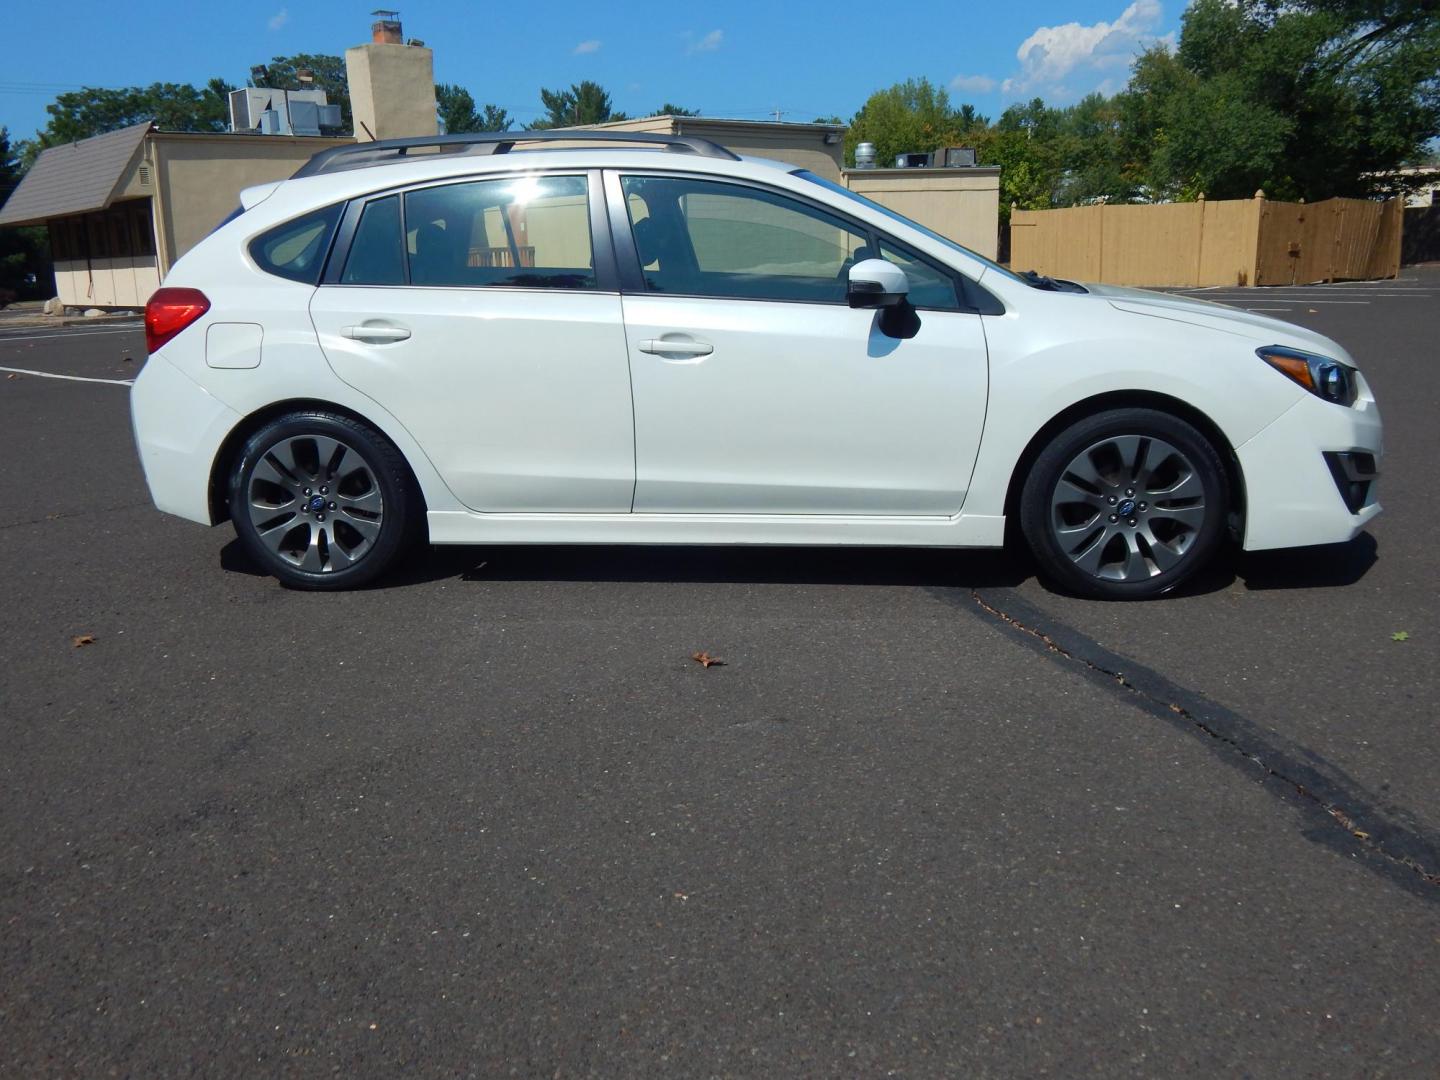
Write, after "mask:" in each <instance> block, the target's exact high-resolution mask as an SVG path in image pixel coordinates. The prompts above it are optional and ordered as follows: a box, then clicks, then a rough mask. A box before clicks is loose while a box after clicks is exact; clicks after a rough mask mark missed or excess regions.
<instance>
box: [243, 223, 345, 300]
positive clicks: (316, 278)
mask: <svg viewBox="0 0 1440 1080" xmlns="http://www.w3.org/2000/svg"><path fill="white" fill-rule="evenodd" d="M342 209H343V207H342V206H341V205H338V204H337V205H335V206H327V207H325V209H323V210H316V211H315V212H314V213H311V214H306V215H305V216H304V217H298V218H293V219H291V220H290V221H287V222H284V223H283V224H280V225H276V226H275V227H274V228H273V229H268V230H266V231H265V232H263V233H261V234H260V235H259V236H257V237H256V238H255V239H254V240H251V241H250V257H251V258H252V259H254V260H255V265H256V266H258V267H260V269H261V270H264V271H265V272H266V273H267V274H274V275H275V276H276V277H282V278H288V279H290V280H291V281H299V282H303V283H304V284H306V285H318V284H319V283H320V272H321V270H323V269H324V267H325V256H326V255H327V254H328V253H329V251H330V241H331V239H333V238H334V236H335V226H336V225H337V224H338V223H339V221H340V211H341V210H342Z"/></svg>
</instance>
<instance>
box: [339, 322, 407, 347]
mask: <svg viewBox="0 0 1440 1080" xmlns="http://www.w3.org/2000/svg"><path fill="white" fill-rule="evenodd" d="M340 334H341V336H343V337H347V338H353V339H355V340H356V341H367V342H369V343H371V344H372V345H383V344H385V343H386V342H390V341H404V340H405V339H406V338H408V337H409V336H410V331H409V330H407V329H405V327H403V326H382V325H379V324H373V323H362V324H361V325H359V326H346V327H342V328H341V330H340Z"/></svg>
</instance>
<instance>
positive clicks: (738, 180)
mask: <svg viewBox="0 0 1440 1080" xmlns="http://www.w3.org/2000/svg"><path fill="white" fill-rule="evenodd" d="M604 173H605V195H606V201H607V203H608V204H609V211H610V213H609V217H610V229H611V232H612V233H613V248H614V254H615V261H616V264H617V270H618V271H619V281H620V292H621V294H622V295H643V296H652V297H675V298H676V299H684V300H725V301H730V302H736V303H755V304H809V305H816V306H820V307H847V306H848V305H847V304H846V302H845V301H844V300H790V299H779V298H770V297H763V296H716V295H714V294H712V293H662V292H655V291H653V290H652V289H650V288H649V286H648V285H647V284H646V282H645V271H644V268H643V267H642V266H641V265H640V253H639V252H638V251H637V250H636V249H635V238H634V237H633V236H632V235H631V232H630V210H629V207H628V205H627V204H626V201H625V189H624V187H623V185H622V184H621V179H622V177H626V176H654V177H663V178H666V179H672V180H700V181H703V182H708V183H714V184H730V185H733V186H735V187H742V188H753V189H755V190H757V191H763V192H765V193H766V194H767V195H774V196H779V197H780V198H786V199H792V200H794V201H795V202H798V203H802V204H804V205H806V206H809V207H811V208H812V209H815V210H818V211H820V212H822V213H824V214H828V215H829V216H830V217H833V218H835V219H837V220H839V221H841V222H843V223H844V224H845V226H846V227H847V228H850V229H853V230H854V231H855V232H858V233H860V234H862V235H863V236H865V237H866V241H867V243H868V244H869V245H870V246H871V247H873V248H874V249H875V250H876V251H878V250H879V248H880V244H881V243H882V242H883V243H887V244H889V245H890V246H891V247H895V248H899V249H900V250H901V251H904V252H905V253H906V254H908V255H909V256H910V257H911V258H914V259H915V260H917V261H918V262H923V263H925V264H926V265H927V266H930V267H931V268H933V269H934V270H936V271H937V272H939V273H941V274H943V275H946V276H948V277H950V278H952V279H953V280H954V282H955V297H956V301H957V303H958V304H959V306H958V307H955V308H937V307H919V306H917V307H916V310H917V311H929V312H934V313H936V314H941V315H1003V314H1004V313H1005V307H1004V305H1003V304H1001V303H1000V302H999V301H998V300H996V299H995V298H994V297H993V296H992V295H991V294H990V293H989V292H988V291H987V290H985V289H984V288H982V287H981V286H980V285H978V284H977V283H975V282H974V281H971V280H970V279H969V278H968V277H966V276H965V275H964V274H963V273H961V272H960V271H959V270H956V269H954V268H953V267H949V266H944V265H942V264H939V263H937V262H936V261H935V260H934V259H933V258H932V257H930V256H927V255H923V254H921V253H920V252H918V251H916V250H915V249H914V247H913V246H912V245H910V244H907V243H905V242H904V241H903V240H900V239H899V238H897V237H896V236H895V235H894V234H892V233H888V232H884V231H882V230H880V229H877V228H876V227H875V226H873V225H871V224H870V223H869V222H866V221H861V220H860V219H859V218H856V217H854V216H852V215H850V214H848V213H846V212H845V211H844V210H842V209H839V208H837V207H834V206H831V205H830V204H829V203H826V202H822V201H821V200H819V199H815V198H812V197H810V196H809V195H802V194H800V193H798V192H794V191H790V190H788V189H786V188H781V187H775V186H774V185H772V184H766V183H762V182H760V181H757V180H752V179H750V178H749V177H740V176H722V175H718V174H715V173H700V172H684V171H679V170H671V169H654V168H625V169H614V168H609V169H605V170H604Z"/></svg>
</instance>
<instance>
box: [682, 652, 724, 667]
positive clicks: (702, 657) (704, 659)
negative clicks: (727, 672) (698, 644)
mask: <svg viewBox="0 0 1440 1080" xmlns="http://www.w3.org/2000/svg"><path fill="white" fill-rule="evenodd" d="M690 659H691V660H694V661H695V662H696V663H697V664H699V665H700V666H701V667H707V668H708V667H724V666H725V661H724V660H721V659H720V658H719V657H718V656H711V655H710V654H709V653H708V652H697V653H691V654H690Z"/></svg>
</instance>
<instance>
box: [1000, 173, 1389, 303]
mask: <svg viewBox="0 0 1440 1080" xmlns="http://www.w3.org/2000/svg"><path fill="white" fill-rule="evenodd" d="M1403 209H1404V207H1403V206H1402V204H1401V202H1400V200H1398V199H1391V200H1390V201H1388V202H1383V203H1381V202H1370V201H1367V200H1364V199H1327V200H1326V201H1325V202H1318V203H1308V204H1307V203H1285V202H1272V201H1270V200H1269V199H1266V198H1265V197H1264V195H1263V194H1257V195H1256V197H1255V198H1253V199H1234V200H1226V201H1217V202H1211V201H1207V200H1205V199H1200V200H1199V201H1197V202H1193V203H1165V204H1155V205H1148V206H1134V205H1124V204H1115V205H1101V206H1077V207H1074V208H1072V209H1068V210H1018V209H1017V210H1014V211H1012V213H1011V216H1010V245H1011V249H1010V265H1011V266H1013V267H1014V268H1015V269H1017V270H1038V271H1040V273H1042V274H1049V275H1051V276H1052V277H1062V278H1070V279H1072V280H1075V281H1095V282H1104V283H1106V284H1110V285H1150V286H1167V285H1169V286H1192V287H1193V286H1202V285H1295V284H1300V283H1308V282H1314V281H1340V280H1347V279H1348V280H1358V279H1366V278H1389V277H1394V276H1395V275H1396V274H1398V273H1399V272H1400V237H1401V229H1402V221H1403Z"/></svg>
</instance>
